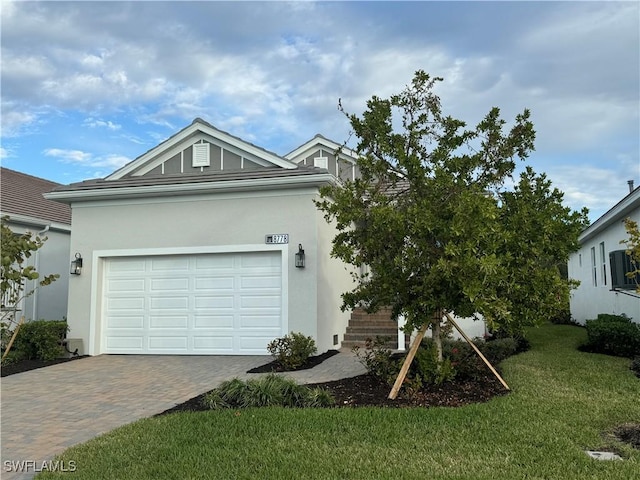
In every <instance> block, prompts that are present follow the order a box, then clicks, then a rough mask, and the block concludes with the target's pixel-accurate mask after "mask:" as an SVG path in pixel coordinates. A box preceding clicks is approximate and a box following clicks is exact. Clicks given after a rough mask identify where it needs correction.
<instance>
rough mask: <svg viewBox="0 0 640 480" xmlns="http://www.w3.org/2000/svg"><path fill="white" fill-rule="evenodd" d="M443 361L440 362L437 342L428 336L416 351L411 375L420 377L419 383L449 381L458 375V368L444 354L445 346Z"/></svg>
mask: <svg viewBox="0 0 640 480" xmlns="http://www.w3.org/2000/svg"><path fill="white" fill-rule="evenodd" d="M442 350H443V352H442V355H443V359H442V363H440V364H438V351H437V349H436V344H435V342H434V341H433V340H432V339H430V338H428V339H425V340H423V341H422V344H421V345H420V348H418V350H417V351H416V356H415V358H414V359H413V363H412V365H411V369H410V370H409V376H410V377H414V378H418V379H419V380H420V382H419V383H426V384H432V385H440V384H442V383H445V382H449V381H451V380H453V379H454V377H455V376H456V370H455V368H454V367H453V365H452V362H451V358H450V357H449V356H446V355H445V354H444V346H443V349H442Z"/></svg>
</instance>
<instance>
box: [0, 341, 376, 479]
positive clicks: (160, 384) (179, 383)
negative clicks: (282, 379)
mask: <svg viewBox="0 0 640 480" xmlns="http://www.w3.org/2000/svg"><path fill="white" fill-rule="evenodd" d="M270 360H271V357H268V356H149V355H144V356H142V355H140V356H134V355H99V356H96V357H90V358H84V359H80V360H76V361H73V362H67V363H61V364H58V365H53V366H50V367H46V368H43V369H38V370H32V371H30V372H25V373H20V374H17V375H11V376H9V377H5V378H3V379H2V380H1V381H0V385H1V387H2V392H1V410H0V412H1V415H2V420H1V422H2V431H1V435H2V479H3V480H4V479H10V478H30V477H32V476H33V474H31V475H20V476H17V475H13V474H11V473H8V472H7V471H6V468H5V462H6V461H20V460H31V461H35V462H37V463H38V464H41V463H42V461H44V460H50V459H51V458H52V457H53V456H54V455H56V454H59V453H61V452H62V451H64V450H66V449H67V448H68V447H70V446H72V445H75V444H77V443H81V442H85V441H87V440H89V439H91V438H93V437H95V436H97V435H99V434H101V433H105V432H108V431H109V430H113V429H114V428H116V427H119V426H121V425H125V424H127V423H131V422H133V421H135V420H138V419H140V418H144V417H150V416H152V415H155V414H156V413H160V412H162V411H164V410H166V409H168V408H171V407H173V406H175V405H176V404H179V403H182V402H184V401H186V400H188V399H190V398H192V397H194V396H196V395H199V394H201V393H203V392H205V391H207V390H210V389H212V388H215V387H216V386H217V385H218V384H220V382H222V381H224V380H228V379H230V378H233V377H240V378H247V377H249V376H250V375H249V374H246V373H245V372H246V371H247V370H249V369H251V368H253V367H256V366H259V365H262V364H264V363H267V362H269V361H270ZM363 372H364V368H363V367H362V366H361V365H360V364H359V363H358V362H357V360H356V359H355V358H354V356H353V355H351V354H350V353H347V352H343V353H340V354H339V355H335V356H334V357H331V358H330V359H328V360H326V361H325V362H323V363H322V364H320V365H318V366H316V367H315V368H313V369H310V370H302V371H299V372H290V373H287V374H286V375H288V376H291V377H293V378H295V379H296V380H297V381H299V382H300V383H306V382H325V381H330V380H337V379H339V378H346V377H350V376H355V375H359V374H360V373H363Z"/></svg>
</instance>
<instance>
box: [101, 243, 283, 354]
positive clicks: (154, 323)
mask: <svg viewBox="0 0 640 480" xmlns="http://www.w3.org/2000/svg"><path fill="white" fill-rule="evenodd" d="M280 255H281V254H280V252H255V253H229V254H228V253H224V254H205V255H166V256H153V257H124V258H109V259H107V260H106V261H105V277H104V279H105V281H104V288H103V292H104V296H103V299H104V300H103V317H102V319H103V320H102V322H103V323H102V349H101V350H102V351H103V352H105V353H134V354H202V355H204V354H260V355H264V354H266V353H267V350H266V346H267V343H268V342H270V341H271V340H273V339H274V338H276V337H279V336H282V335H283V334H284V333H286V331H285V329H286V326H284V325H283V319H282V271H281V269H282V267H281V257H280Z"/></svg>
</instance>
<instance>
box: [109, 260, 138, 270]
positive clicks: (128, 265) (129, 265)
mask: <svg viewBox="0 0 640 480" xmlns="http://www.w3.org/2000/svg"><path fill="white" fill-rule="evenodd" d="M146 265H147V263H146V261H145V260H142V259H131V258H113V259H110V260H109V269H110V270H111V272H114V273H144V271H145V269H146Z"/></svg>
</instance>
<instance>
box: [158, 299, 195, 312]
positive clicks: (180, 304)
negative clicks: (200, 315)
mask: <svg viewBox="0 0 640 480" xmlns="http://www.w3.org/2000/svg"><path fill="white" fill-rule="evenodd" d="M149 308H150V310H152V311H153V310H186V309H187V308H189V297H187V296H185V297H151V298H150V302H149Z"/></svg>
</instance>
